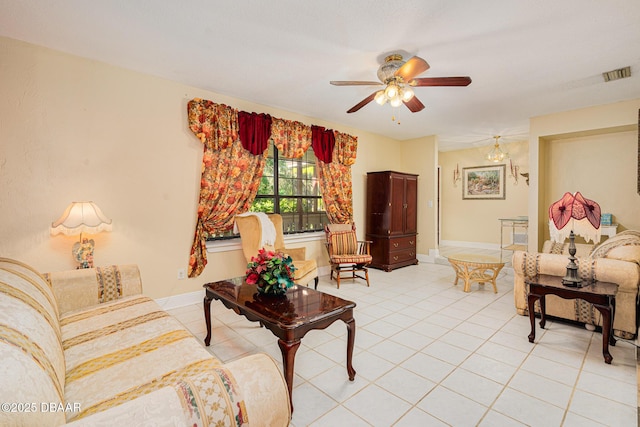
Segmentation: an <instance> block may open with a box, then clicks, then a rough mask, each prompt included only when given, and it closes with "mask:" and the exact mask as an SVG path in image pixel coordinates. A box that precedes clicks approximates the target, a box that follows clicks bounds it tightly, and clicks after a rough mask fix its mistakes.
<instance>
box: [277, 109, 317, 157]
mask: <svg viewBox="0 0 640 427" xmlns="http://www.w3.org/2000/svg"><path fill="white" fill-rule="evenodd" d="M271 140H272V141H273V145H274V146H275V147H276V148H277V149H278V151H279V152H280V153H281V154H282V156H284V157H285V158H287V159H299V158H300V157H302V156H304V153H305V152H306V151H307V150H308V149H309V147H310V146H311V126H307V125H305V124H304V123H301V122H296V121H293V120H285V119H276V118H275V117H274V118H272V119H271Z"/></svg>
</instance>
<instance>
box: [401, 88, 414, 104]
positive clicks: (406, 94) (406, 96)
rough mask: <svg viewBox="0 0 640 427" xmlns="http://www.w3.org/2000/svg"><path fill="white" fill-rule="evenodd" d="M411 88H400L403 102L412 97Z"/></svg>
mask: <svg viewBox="0 0 640 427" xmlns="http://www.w3.org/2000/svg"><path fill="white" fill-rule="evenodd" d="M413 95H414V93H413V89H411V88H410V87H404V88H403V89H402V100H403V101H404V102H408V101H411V98H413Z"/></svg>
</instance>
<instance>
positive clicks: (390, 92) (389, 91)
mask: <svg viewBox="0 0 640 427" xmlns="http://www.w3.org/2000/svg"><path fill="white" fill-rule="evenodd" d="M398 92H399V89H398V86H396V85H395V84H393V83H389V84H388V85H387V88H386V89H385V90H384V94H385V95H386V96H387V98H388V99H390V100H392V99H393V98H395V97H396V96H397V95H398Z"/></svg>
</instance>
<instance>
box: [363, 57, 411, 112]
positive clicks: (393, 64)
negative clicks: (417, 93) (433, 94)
mask: <svg viewBox="0 0 640 427" xmlns="http://www.w3.org/2000/svg"><path fill="white" fill-rule="evenodd" d="M404 63H405V62H404V61H403V60H402V56H401V55H389V56H387V57H386V58H385V60H384V64H382V65H381V66H380V68H378V78H379V79H380V81H382V82H384V83H385V84H386V85H387V87H386V88H384V89H383V90H379V91H378V92H376V94H375V97H374V98H373V99H375V101H376V102H377V103H378V104H380V105H384V104H386V103H387V102H388V103H389V104H391V106H392V107H399V106H401V105H402V103H403V102H408V101H410V100H411V98H413V89H411V88H410V87H409V86H408V85H407V84H406V83H405V81H404V80H403V79H402V77H400V76H396V75H395V73H396V71H397V70H398V69H399V68H400V67H401V66H402V65H403V64H404Z"/></svg>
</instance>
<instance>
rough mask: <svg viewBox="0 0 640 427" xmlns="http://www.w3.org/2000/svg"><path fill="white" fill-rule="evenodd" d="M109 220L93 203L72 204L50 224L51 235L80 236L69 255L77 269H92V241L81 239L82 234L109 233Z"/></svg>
mask: <svg viewBox="0 0 640 427" xmlns="http://www.w3.org/2000/svg"><path fill="white" fill-rule="evenodd" d="M111 222H112V221H111V220H110V219H108V218H107V217H106V216H105V215H104V214H103V213H102V211H101V210H100V208H99V207H98V206H97V205H96V204H95V203H93V202H73V203H71V204H70V205H69V206H67V209H66V210H65V211H64V213H63V214H62V216H61V217H60V218H58V220H57V221H55V222H53V223H52V224H51V235H52V236H55V235H56V234H60V233H62V234H65V235H67V236H76V235H78V234H79V235H80V240H79V241H78V242H76V243H75V244H74V245H73V247H72V249H71V253H72V255H73V258H74V259H75V260H76V262H77V263H78V267H77V268H92V267H93V249H94V247H95V242H94V241H93V239H87V238H86V237H85V238H83V236H82V234H83V233H87V234H98V233H100V232H102V231H111Z"/></svg>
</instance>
